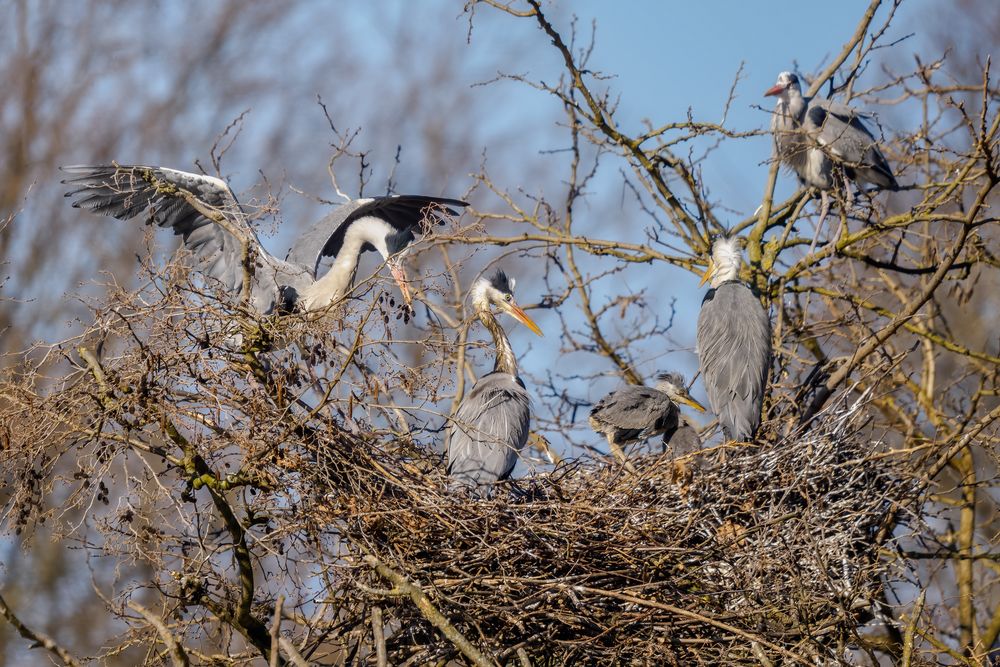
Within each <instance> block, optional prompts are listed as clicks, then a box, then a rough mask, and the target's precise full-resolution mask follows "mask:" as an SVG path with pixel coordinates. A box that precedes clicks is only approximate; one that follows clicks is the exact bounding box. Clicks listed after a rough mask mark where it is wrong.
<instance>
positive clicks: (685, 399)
mask: <svg viewBox="0 0 1000 667" xmlns="http://www.w3.org/2000/svg"><path fill="white" fill-rule="evenodd" d="M677 401H678V402H680V403H683V404H684V405H687V406H689V407H692V408H694V409H695V410H697V411H698V412H704V411H705V406H704V405H702V404H701V403H699V402H698V401H696V400H694V399H693V398H691V395H690V394H687V393H684V394H683V395H681V396H678V397H677Z"/></svg>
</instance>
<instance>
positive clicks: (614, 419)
mask: <svg viewBox="0 0 1000 667" xmlns="http://www.w3.org/2000/svg"><path fill="white" fill-rule="evenodd" d="M677 418H678V409H677V406H676V405H674V403H673V401H671V400H670V398H669V397H668V396H667V395H666V394H664V393H663V392H661V391H657V390H656V389H651V388H649V387H639V386H634V385H633V386H628V387H623V388H621V389H618V390H616V391H613V392H611V393H610V394H608V395H607V396H605V397H604V398H602V399H601V400H600V401H599V402H598V403H597V405H595V406H594V407H593V409H591V411H590V424H591V426H592V427H593V429H594V430H595V431H597V432H598V433H603V434H605V435H609V434H610V435H611V436H612V439H613V440H614V441H615V443H616V444H624V443H627V442H631V441H635V440H645V439H646V438H648V437H650V436H652V435H656V434H657V433H661V432H663V431H665V430H667V429H670V428H676V425H677Z"/></svg>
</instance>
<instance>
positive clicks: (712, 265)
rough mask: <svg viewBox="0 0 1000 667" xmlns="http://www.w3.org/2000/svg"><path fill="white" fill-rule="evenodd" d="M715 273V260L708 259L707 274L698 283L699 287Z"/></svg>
mask: <svg viewBox="0 0 1000 667" xmlns="http://www.w3.org/2000/svg"><path fill="white" fill-rule="evenodd" d="M713 273H715V262H713V261H712V260H708V268H707V269H705V274H704V275H703V276H702V277H701V282H700V283H698V287H702V286H704V284H705V283H707V282H708V279H709V278H711V277H712V274H713Z"/></svg>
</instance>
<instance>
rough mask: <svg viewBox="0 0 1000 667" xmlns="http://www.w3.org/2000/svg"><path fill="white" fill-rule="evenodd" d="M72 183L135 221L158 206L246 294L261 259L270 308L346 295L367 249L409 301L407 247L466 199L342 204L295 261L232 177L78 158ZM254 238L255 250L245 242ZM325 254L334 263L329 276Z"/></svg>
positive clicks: (104, 208)
mask: <svg viewBox="0 0 1000 667" xmlns="http://www.w3.org/2000/svg"><path fill="white" fill-rule="evenodd" d="M63 171H64V172H66V173H67V174H69V178H67V179H65V180H64V181H63V183H64V184H66V185H69V186H72V187H74V188H75V189H74V190H71V191H70V192H67V193H66V196H67V197H74V198H75V201H74V202H73V206H74V207H76V208H84V209H87V210H89V211H93V212H95V213H101V214H103V215H109V216H112V217H115V218H118V219H119V220H128V219H131V218H135V217H138V216H140V215H141V214H142V213H144V212H145V211H147V210H148V211H149V212H150V213H149V220H148V222H155V223H156V224H157V225H159V226H160V227H169V228H171V229H172V230H173V232H174V234H176V235H179V236H183V239H184V246H185V247H186V248H187V249H188V250H190V251H191V252H192V253H193V254H194V256H195V258H196V259H197V261H198V263H199V265H200V270H201V272H202V273H203V274H205V275H206V276H209V277H210V278H213V279H215V280H218V281H219V283H220V284H221V287H222V288H223V289H226V290H230V291H236V292H239V291H240V290H241V289H242V287H243V281H244V275H245V273H246V271H245V268H249V267H251V266H252V268H253V271H252V274H251V283H250V301H251V304H252V305H253V307H254V308H255V309H256V310H257V311H258V312H260V313H261V314H269V313H272V312H289V311H292V310H295V309H298V310H302V311H313V310H322V309H324V308H326V307H327V306H329V305H330V304H332V303H334V302H336V301H337V300H339V299H340V298H342V297H343V296H344V295H345V294H346V293H347V292H348V291H350V289H351V286H352V284H353V282H354V274H355V272H356V270H357V266H358V260H359V259H360V256H361V253H363V252H365V251H366V250H375V251H376V252H378V253H379V254H380V255H381V256H382V258H383V259H384V260H385V262H386V264H387V265H388V266H389V270H390V272H391V273H392V276H393V278H394V279H395V280H396V282H397V284H398V285H399V289H400V291H401V292H402V295H403V298H404V300H406V302H407V303H409V302H410V292H409V287H408V286H407V281H406V274H405V273H404V272H403V268H402V265H401V254H400V251H401V250H403V249H405V248H406V247H407V246H408V245H409V244H410V243H411V242H412V241H413V239H414V235H415V234H416V233H417V232H418V231H419V230H420V226H421V223H422V222H423V221H424V220H427V221H429V222H441V221H442V216H444V215H445V214H447V215H455V212H454V211H453V210H451V209H450V208H449V207H456V208H457V207H464V206H467V205H468V204H466V203H465V202H463V201H459V200H457V199H447V198H444V197H429V196H423V195H398V196H389V197H372V198H366V199H355V200H353V201H349V202H347V203H345V204H342V205H341V206H338V207H337V208H336V209H334V210H333V212H331V213H330V214H329V215H327V216H326V217H325V218H323V219H322V220H320V221H319V222H317V223H316V224H315V225H313V226H312V227H311V228H310V229H309V230H307V231H306V232H305V233H303V234H302V235H300V236H299V237H298V238H297V239H296V240H295V244H294V245H293V246H292V249H291V250H290V251H289V253H288V256H287V259H285V260H281V259H278V258H277V257H275V256H274V255H271V254H270V253H268V252H267V250H265V249H264V247H263V246H262V245H261V243H260V240H259V239H258V238H257V235H256V234H255V233H254V231H253V229H252V228H251V226H250V224H249V222H248V219H247V214H246V212H245V211H244V210H243V208H242V207H241V206H240V204H239V202H238V201H237V200H236V195H235V194H233V191H232V190H231V189H230V188H229V185H227V184H226V182H225V181H222V180H220V179H218V178H214V177H212V176H204V175H202V174H192V173H188V172H185V171H177V170H176V169H168V168H166V167H147V166H141V165H131V166H129V165H106V166H86V165H79V166H69V167H63ZM244 242H245V244H246V246H245V247H246V249H247V256H246V257H244V253H243V247H244ZM324 257H332V258H333V264H332V266H331V267H330V269H329V270H328V271H327V272H326V274H324V275H323V276H322V277H319V276H318V271H319V265H320V262H321V261H322V260H323V258H324Z"/></svg>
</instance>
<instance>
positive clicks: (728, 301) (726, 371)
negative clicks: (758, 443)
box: [697, 236, 771, 441]
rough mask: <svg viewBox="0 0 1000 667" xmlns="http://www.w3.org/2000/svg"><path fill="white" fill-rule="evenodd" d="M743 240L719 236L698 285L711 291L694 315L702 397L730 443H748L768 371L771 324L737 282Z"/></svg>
mask: <svg viewBox="0 0 1000 667" xmlns="http://www.w3.org/2000/svg"><path fill="white" fill-rule="evenodd" d="M743 245H744V241H743V239H741V238H739V237H736V236H732V237H725V236H723V237H719V238H717V239H716V240H715V242H714V243H713V244H712V256H711V258H710V259H709V261H708V269H706V271H705V275H704V276H703V277H702V280H701V284H702V285H704V284H705V282H706V281H708V280H711V281H712V289H710V290H709V291H708V293H707V294H706V295H705V298H704V299H703V300H702V302H701V312H700V313H699V315H698V334H697V340H698V356H699V358H700V359H701V374H702V378H703V381H704V383H705V392H706V393H707V394H708V402H709V404H710V405H711V406H712V410H713V411H714V412H715V414H716V416H717V417H718V418H719V423H720V424H721V425H722V431H723V433H724V434H725V436H726V438H727V439H729V440H740V441H748V440H752V439H753V437H754V435H755V434H756V432H757V427H758V426H760V419H761V414H760V411H761V406H762V405H763V402H764V391H765V389H766V387H767V373H768V370H769V369H770V368H771V320H770V318H769V317H768V314H767V311H765V310H764V307H763V306H762V305H761V304H760V301H759V300H758V299H757V297H756V296H754V293H753V292H752V291H751V289H750V287H749V286H747V285H746V284H744V283H743V282H741V281H740V279H739V274H740V267H741V266H742V264H743Z"/></svg>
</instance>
